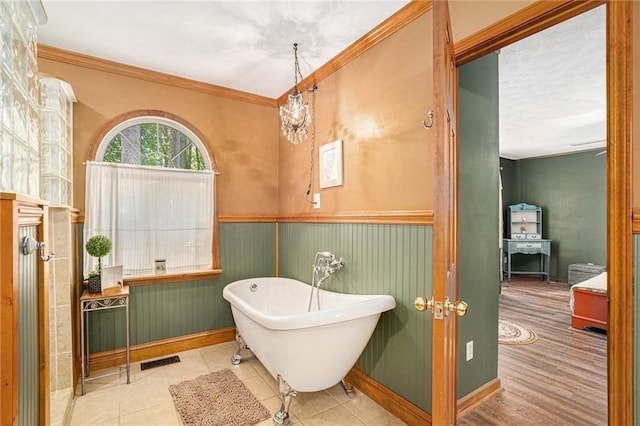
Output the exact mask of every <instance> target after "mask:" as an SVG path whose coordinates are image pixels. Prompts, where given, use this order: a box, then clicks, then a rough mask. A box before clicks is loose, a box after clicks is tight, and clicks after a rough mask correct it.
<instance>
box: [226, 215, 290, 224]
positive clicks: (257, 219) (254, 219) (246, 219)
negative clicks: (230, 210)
mask: <svg viewBox="0 0 640 426" xmlns="http://www.w3.org/2000/svg"><path fill="white" fill-rule="evenodd" d="M218 220H219V221H220V223H275V222H277V221H278V216H277V215H270V214H265V215H257V214H256V215H241V214H238V215H236V214H224V215H220V216H219V217H218Z"/></svg>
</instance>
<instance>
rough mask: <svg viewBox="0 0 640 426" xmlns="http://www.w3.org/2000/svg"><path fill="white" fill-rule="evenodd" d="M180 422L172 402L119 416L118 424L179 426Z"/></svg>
mask: <svg viewBox="0 0 640 426" xmlns="http://www.w3.org/2000/svg"><path fill="white" fill-rule="evenodd" d="M180 424H181V422H180V421H179V420H178V414H177V412H176V409H175V406H174V405H173V402H171V403H170V404H161V405H156V406H153V407H149V408H146V409H144V410H139V411H136V412H134V413H129V414H126V415H122V416H120V426H125V425H135V426H179V425H180Z"/></svg>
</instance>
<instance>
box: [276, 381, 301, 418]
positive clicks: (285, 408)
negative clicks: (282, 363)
mask: <svg viewBox="0 0 640 426" xmlns="http://www.w3.org/2000/svg"><path fill="white" fill-rule="evenodd" d="M278 390H279V391H280V396H281V398H282V406H281V407H280V411H278V412H277V413H276V414H274V416H273V424H274V425H278V426H287V425H290V424H291V420H289V405H291V397H294V396H296V395H297V394H298V393H297V392H296V391H295V390H293V389H291V386H289V384H288V383H287V382H286V381H285V380H284V379H283V378H282V376H280V375H278Z"/></svg>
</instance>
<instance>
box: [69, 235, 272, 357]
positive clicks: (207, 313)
mask: <svg viewBox="0 0 640 426" xmlns="http://www.w3.org/2000/svg"><path fill="white" fill-rule="evenodd" d="M79 234H80V235H82V232H79ZM275 235H276V227H275V224H273V223H222V224H220V264H221V266H222V270H223V273H222V275H221V276H220V277H219V278H216V279H208V280H198V281H188V282H178V283H172V284H157V285H149V286H137V287H131V288H130V294H131V296H130V307H129V310H130V315H131V322H130V333H131V344H132V345H135V344H139V343H147V342H152V341H155V340H161V339H166V338H170V337H176V336H183V335H188V334H192V333H198V332H202V331H207V330H215V329H218V328H223V327H230V326H233V325H234V324H233V318H232V315H231V308H230V307H229V303H227V301H226V300H224V299H223V298H222V290H223V288H224V286H225V285H226V284H228V283H230V282H233V281H236V280H239V279H243V278H250V277H258V276H273V275H274V274H275V256H274V255H275V253H274V249H275ZM80 264H82V263H80ZM124 330H125V327H124V312H122V310H121V309H114V310H107V311H99V312H94V313H91V318H90V329H89V333H90V334H89V336H90V341H89V342H90V350H89V352H100V351H105V350H109V349H113V348H118V347H124V345H125V334H124Z"/></svg>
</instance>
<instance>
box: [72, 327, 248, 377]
mask: <svg viewBox="0 0 640 426" xmlns="http://www.w3.org/2000/svg"><path fill="white" fill-rule="evenodd" d="M235 338H236V328H235V327H226V328H220V329H217V330H211V331H204V332H202V333H194V334H189V335H186V336H180V337H173V338H170V339H163V340H157V341H155V342H149V343H142V344H139V345H134V346H132V347H131V349H130V358H131V362H136V361H141V360H145V359H151V358H158V357H161V356H164V355H169V354H174V353H176V352H183V351H188V350H191V349H198V348H202V347H205V346H210V345H215V344H218V343H223V342H231V341H233V340H235ZM124 359H125V348H119V349H113V350H109V351H103V352H97V353H93V354H90V355H89V362H90V363H91V369H92V370H99V369H103V368H110V367H117V366H118V365H122V364H123V362H124V361H123V360H124ZM78 361H79V360H78Z"/></svg>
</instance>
